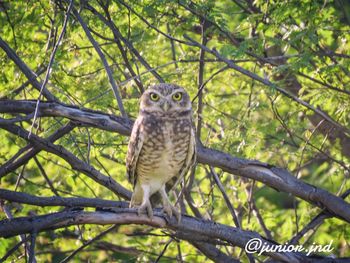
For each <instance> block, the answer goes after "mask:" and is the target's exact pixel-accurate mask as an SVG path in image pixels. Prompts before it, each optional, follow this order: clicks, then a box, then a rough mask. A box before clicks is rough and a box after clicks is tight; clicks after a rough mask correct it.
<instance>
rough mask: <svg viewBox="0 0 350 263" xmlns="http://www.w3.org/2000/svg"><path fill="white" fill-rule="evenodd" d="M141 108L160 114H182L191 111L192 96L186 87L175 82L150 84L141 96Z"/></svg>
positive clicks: (144, 110)
mask: <svg viewBox="0 0 350 263" xmlns="http://www.w3.org/2000/svg"><path fill="white" fill-rule="evenodd" d="M140 100H141V103H140V110H141V111H142V112H146V113H151V114H158V115H168V116H170V115H174V116H175V115H177V114H178V115H181V114H187V113H189V114H190V113H191V110H192V105H191V100H190V96H189V95H188V93H187V92H186V91H185V89H184V88H182V87H180V86H177V85H175V84H165V83H161V84H157V85H153V86H150V87H149V88H148V89H147V90H146V91H145V92H144V93H143V94H142V96H141V99H140Z"/></svg>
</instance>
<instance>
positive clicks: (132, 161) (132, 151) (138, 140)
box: [126, 117, 144, 186]
mask: <svg viewBox="0 0 350 263" xmlns="http://www.w3.org/2000/svg"><path fill="white" fill-rule="evenodd" d="M141 122H142V118H141V117H139V118H137V119H136V121H135V123H134V126H133V128H132V132H131V136H130V140H129V145H128V153H127V155H126V174H127V177H128V181H129V182H130V183H131V184H133V186H135V183H136V179H137V178H136V177H135V170H136V166H137V160H138V158H139V154H140V152H141V149H142V145H143V141H144V135H143V133H142V132H141V129H142V125H141Z"/></svg>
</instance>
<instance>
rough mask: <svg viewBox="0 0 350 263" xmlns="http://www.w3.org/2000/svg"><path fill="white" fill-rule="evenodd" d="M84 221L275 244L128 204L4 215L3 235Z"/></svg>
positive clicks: (241, 243)
mask: <svg viewBox="0 0 350 263" xmlns="http://www.w3.org/2000/svg"><path fill="white" fill-rule="evenodd" d="M81 224H99V225H107V224H118V225H121V224H140V225H149V226H152V227H156V228H165V229H169V230H172V231H175V233H176V232H177V231H181V232H187V233H192V234H193V235H201V236H206V237H208V238H211V239H219V240H222V241H226V242H228V243H229V244H231V245H233V246H238V247H241V248H244V247H245V245H246V244H247V242H248V241H249V240H251V239H253V238H258V239H260V240H262V241H263V242H266V244H268V245H271V246H272V245H276V244H275V243H273V242H271V241H269V240H267V239H265V238H264V237H262V236H260V235H259V234H258V233H256V232H253V231H244V230H241V229H239V228H234V227H229V226H226V225H222V224H219V223H215V222H212V221H206V220H200V219H197V218H194V217H190V216H183V217H182V219H181V222H180V223H178V222H177V220H176V219H175V218H174V217H172V218H171V219H167V220H165V218H164V216H163V213H162V212H160V211H159V212H158V211H155V214H154V218H153V219H152V220H151V219H149V218H148V217H147V215H141V216H138V215H137V211H136V209H125V208H124V209H122V208H116V209H114V212H105V211H103V212H102V211H99V212H84V211H64V212H58V213H52V214H46V215H42V216H34V217H19V218H14V219H12V220H7V219H5V220H2V221H0V237H10V236H14V235H19V234H24V233H32V232H40V231H45V230H51V229H58V228H62V227H66V226H71V225H81ZM189 241H190V240H189ZM264 253H265V255H267V256H271V257H272V258H274V259H276V260H280V261H285V262H312V258H311V257H306V256H305V255H303V254H300V253H291V252H284V253H282V252H264ZM302 260H304V261H302Z"/></svg>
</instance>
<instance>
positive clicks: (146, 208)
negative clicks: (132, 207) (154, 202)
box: [137, 203, 153, 219]
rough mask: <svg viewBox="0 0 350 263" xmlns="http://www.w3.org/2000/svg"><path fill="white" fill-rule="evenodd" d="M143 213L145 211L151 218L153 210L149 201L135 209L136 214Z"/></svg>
mask: <svg viewBox="0 0 350 263" xmlns="http://www.w3.org/2000/svg"><path fill="white" fill-rule="evenodd" d="M144 213H147V215H148V217H149V218H150V219H153V210H152V206H151V204H150V203H144V204H142V205H141V206H140V207H139V208H138V209H137V214H138V216H141V215H142V214H144Z"/></svg>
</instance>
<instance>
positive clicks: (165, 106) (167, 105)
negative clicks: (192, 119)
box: [161, 101, 170, 111]
mask: <svg viewBox="0 0 350 263" xmlns="http://www.w3.org/2000/svg"><path fill="white" fill-rule="evenodd" d="M161 107H162V110H163V111H168V110H169V108H170V104H169V103H168V102H167V101H166V102H164V103H163V104H162V106H161Z"/></svg>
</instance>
